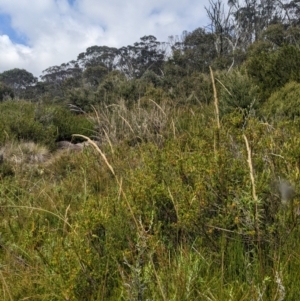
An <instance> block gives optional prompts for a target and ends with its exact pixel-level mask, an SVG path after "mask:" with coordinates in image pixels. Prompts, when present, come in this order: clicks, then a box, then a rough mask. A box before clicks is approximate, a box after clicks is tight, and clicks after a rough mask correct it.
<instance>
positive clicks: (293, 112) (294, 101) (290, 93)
mask: <svg viewBox="0 0 300 301" xmlns="http://www.w3.org/2000/svg"><path fill="white" fill-rule="evenodd" d="M261 115H262V116H263V117H265V118H267V119H272V120H280V119H291V120H293V119H295V118H297V117H299V116H300V84H299V83H297V82H293V81H292V82H289V83H287V84H286V85H285V86H284V87H282V88H281V89H280V90H278V91H277V92H274V93H273V94H272V95H271V96H270V98H269V99H268V100H267V101H266V103H264V105H263V106H262V108H261Z"/></svg>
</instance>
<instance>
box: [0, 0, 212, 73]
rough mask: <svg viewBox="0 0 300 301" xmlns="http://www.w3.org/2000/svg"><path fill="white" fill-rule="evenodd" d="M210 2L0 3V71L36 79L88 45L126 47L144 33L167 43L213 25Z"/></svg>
mask: <svg viewBox="0 0 300 301" xmlns="http://www.w3.org/2000/svg"><path fill="white" fill-rule="evenodd" d="M205 6H208V0H198V1H197V0H175V1H174V0H151V1H150V0H127V1H124V0H0V72H3V71H5V70H9V69H13V68H24V69H26V70H28V71H30V72H32V73H33V74H34V75H35V76H39V75H41V74H42V71H43V70H45V69H46V68H48V67H50V66H54V65H60V64H62V63H66V62H68V61H70V60H73V59H76V57H77V55H78V54H79V53H81V52H83V51H85V49H86V48H87V47H90V46H93V45H106V46H111V47H121V46H127V45H130V44H133V43H134V42H136V41H138V40H139V38H140V37H142V36H144V35H150V34H151V35H154V36H156V37H157V38H158V40H159V41H162V42H163V41H164V42H167V40H168V36H170V35H174V36H175V35H178V36H180V35H181V33H182V32H183V31H184V30H187V31H192V30H194V29H196V28H197V27H202V26H205V25H207V24H208V20H207V17H206V12H205V9H204V7H205Z"/></svg>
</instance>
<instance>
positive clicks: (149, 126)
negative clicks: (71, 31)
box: [0, 2, 300, 301]
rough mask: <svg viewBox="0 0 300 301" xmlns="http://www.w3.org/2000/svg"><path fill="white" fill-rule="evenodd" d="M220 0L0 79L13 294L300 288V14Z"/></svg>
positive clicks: (0, 148)
mask: <svg viewBox="0 0 300 301" xmlns="http://www.w3.org/2000/svg"><path fill="white" fill-rule="evenodd" d="M219 4H221V3H220V2H216V3H215V2H211V6H210V7H209V8H208V9H207V12H208V15H209V16H210V18H211V21H212V27H211V30H210V31H206V30H204V29H196V30H195V31H194V32H192V33H186V34H184V35H183V37H182V40H180V39H178V38H176V37H172V38H170V40H169V44H170V45H171V46H172V47H171V53H170V54H169V55H168V57H165V56H164V54H165V50H166V49H165V48H164V47H165V44H162V43H159V42H158V41H156V39H155V37H153V36H146V37H143V38H141V41H140V42H138V43H136V44H134V45H133V46H128V47H123V48H121V49H115V48H110V47H106V46H101V47H100V46H93V47H90V48H88V49H87V51H86V52H84V53H82V54H80V55H79V56H78V58H77V60H76V61H71V62H69V63H66V64H63V65H61V66H54V67H50V68H48V69H47V70H45V72H44V74H43V76H42V81H38V80H37V79H36V78H34V77H33V76H32V75H31V74H30V73H28V72H27V71H26V70H19V69H14V70H10V71H7V72H3V73H2V74H1V75H0V81H1V84H0V94H1V98H0V99H1V103H0V214H1V221H0V223H1V227H0V229H1V230H0V259H1V261H0V264H1V265H0V283H1V286H0V296H1V300H139V301H140V300H164V301H165V300H298V299H299V297H300V293H299V288H298V287H299V282H300V274H299V268H300V242H299V234H300V232H299V231H300V229H299V221H300V220H299V215H300V199H299V189H300V186H299V170H300V138H299V129H300V119H299V91H300V87H299V85H300V83H299V79H300V64H299V57H300V56H299V32H300V31H299V26H298V23H297V22H298V21H297V20H298V18H297V17H295V16H297V14H299V13H298V10H297V7H296V4H295V3H294V2H291V3H289V4H286V5H285V6H284V7H279V6H277V7H275V8H276V10H274V11H273V14H272V13H270V10H268V12H269V15H266V14H264V13H263V8H264V7H263V3H261V6H258V7H256V6H255V5H256V3H254V4H253V3H252V4H251V3H248V4H247V5H246V4H245V5H246V6H245V7H241V6H240V4H238V3H232V8H231V10H230V12H229V13H230V14H231V15H229V18H223V17H224V16H225V15H224V14H225V13H224V12H222V10H220V9H218V8H220V7H219V6H218V5H219ZM251 5H253V6H254V7H252V6H251ZM252 8H255V9H254V12H255V13H254V14H257V15H255V16H252V17H253V20H254V19H255V20H256V21H257V22H255V23H253V22H252V21H251V20H252V19H251V18H250V19H249V18H248V19H247V18H244V17H243V13H245V11H247V9H248V12H252V13H253V10H251V9H252ZM280 9H282V10H284V11H285V12H286V15H288V16H289V18H288V19H285V18H284V17H283V16H282V18H280V16H281V15H280V14H279V12H280ZM271 12H272V10H271ZM286 15H285V16H286ZM249 16H251V14H250V15H249ZM218 17H220V18H218ZM217 21H218V22H219V23H218V22H217ZM258 21H259V22H258ZM251 22H252V23H251ZM210 66H212V70H213V71H214V72H212V73H210V69H209V67H210ZM83 141H86V142H87V143H84V144H75V143H80V142H83ZM61 145H64V146H67V147H64V149H62V148H61V147H60V146H61Z"/></svg>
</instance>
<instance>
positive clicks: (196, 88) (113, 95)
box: [0, 0, 300, 111]
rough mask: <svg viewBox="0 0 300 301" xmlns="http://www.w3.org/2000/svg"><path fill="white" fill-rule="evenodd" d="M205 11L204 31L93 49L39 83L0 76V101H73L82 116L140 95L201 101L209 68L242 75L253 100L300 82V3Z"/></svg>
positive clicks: (19, 74) (11, 74)
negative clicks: (253, 89)
mask: <svg viewBox="0 0 300 301" xmlns="http://www.w3.org/2000/svg"><path fill="white" fill-rule="evenodd" d="M206 11H207V15H208V17H209V19H210V24H209V26H207V27H205V28H197V29H195V30H194V31H192V32H183V33H182V35H181V36H171V37H169V39H168V41H167V42H159V41H157V39H156V38H155V37H154V36H151V35H150V36H144V37H142V38H140V41H138V42H136V43H134V44H133V45H129V46H126V47H121V48H119V49H117V48H113V47H108V46H92V47H89V48H87V49H86V51H85V52H83V53H80V54H79V55H78V57H77V59H76V60H72V61H70V62H68V63H64V64H62V65H60V66H52V67H49V68H47V69H46V70H44V71H43V74H42V75H41V76H40V80H38V79H37V78H36V77H34V76H33V75H32V74H31V73H30V72H28V71H26V70H21V69H12V70H8V71H5V72H3V73H1V74H0V82H1V86H0V98H1V99H7V98H12V97H15V98H16V97H17V98H23V99H30V100H32V101H38V100H39V101H43V102H46V103H47V102H48V103H59V104H72V105H73V106H76V107H77V108H78V110H84V111H86V110H90V109H91V105H97V104H98V103H100V102H105V103H111V102H113V101H115V100H116V99H120V98H122V99H124V100H126V101H128V102H129V104H130V102H135V101H136V100H137V99H139V98H141V97H143V96H145V95H146V96H148V97H152V98H155V97H156V98H159V97H161V96H163V97H168V98H170V99H181V100H182V101H184V102H186V99H189V100H192V101H193V102H201V103H205V102H208V101H209V99H208V98H207V91H208V90H210V88H211V87H210V81H209V80H207V78H206V74H207V73H208V71H209V66H211V67H212V68H213V70H215V71H220V72H223V73H228V72H229V71H232V70H233V69H236V70H237V69H238V70H239V71H241V72H242V74H243V76H246V77H247V78H248V79H249V80H250V81H251V85H252V86H257V87H256V88H258V90H259V91H258V94H257V95H256V98H257V101H258V100H260V101H265V100H266V99H268V97H269V96H270V95H271V94H272V92H274V91H275V90H277V89H278V88H280V87H283V86H284V85H285V84H286V83H287V82H289V81H296V82H298V81H299V78H300V74H299V73H300V72H299V70H300V49H299V43H300V27H299V23H300V22H299V19H300V6H299V2H297V1H288V2H285V3H283V2H280V1H273V0H267V1H248V0H247V1H245V2H239V1H228V3H227V4H224V3H223V2H222V1H221V0H215V1H210V4H209V6H208V7H207V8H206ZM225 78H226V76H225ZM223 84H224V83H223ZM156 100H159V99H156ZM241 105H242V106H245V105H246V106H248V105H249V103H246V104H245V103H244V104H241ZM73 108H74V107H73Z"/></svg>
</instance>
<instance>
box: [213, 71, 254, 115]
mask: <svg viewBox="0 0 300 301" xmlns="http://www.w3.org/2000/svg"><path fill="white" fill-rule="evenodd" d="M218 83H219V84H218V86H219V91H220V92H219V104H220V111H221V113H223V114H226V113H230V112H232V111H234V110H235V109H242V110H243V111H246V112H249V111H250V109H253V108H257V107H258V104H259V98H258V87H257V86H256V85H255V84H253V82H252V81H251V80H250V78H249V77H248V76H247V75H246V74H243V73H241V72H240V71H237V70H234V71H232V72H230V73H221V74H220V76H219V82H218Z"/></svg>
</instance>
